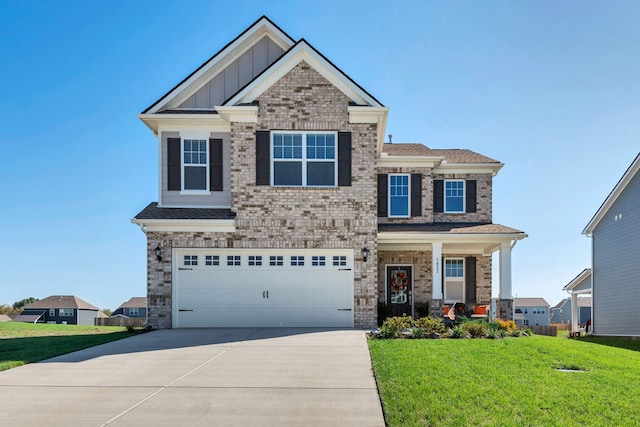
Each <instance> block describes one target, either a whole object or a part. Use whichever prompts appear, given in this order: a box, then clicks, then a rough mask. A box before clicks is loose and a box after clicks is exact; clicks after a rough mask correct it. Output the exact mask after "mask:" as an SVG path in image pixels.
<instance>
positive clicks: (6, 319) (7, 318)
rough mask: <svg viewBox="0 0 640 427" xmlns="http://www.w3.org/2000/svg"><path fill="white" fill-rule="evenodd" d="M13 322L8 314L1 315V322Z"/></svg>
mask: <svg viewBox="0 0 640 427" xmlns="http://www.w3.org/2000/svg"><path fill="white" fill-rule="evenodd" d="M11 320H13V319H11V317H9V316H7V315H6V314H0V322H11Z"/></svg>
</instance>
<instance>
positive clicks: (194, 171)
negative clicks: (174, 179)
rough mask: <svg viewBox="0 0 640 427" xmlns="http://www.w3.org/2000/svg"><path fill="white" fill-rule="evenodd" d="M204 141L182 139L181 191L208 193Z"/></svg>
mask: <svg viewBox="0 0 640 427" xmlns="http://www.w3.org/2000/svg"><path fill="white" fill-rule="evenodd" d="M208 159H209V156H208V155H207V140H206V139H184V140H183V142H182V164H183V168H184V170H183V176H184V180H183V181H182V182H183V183H184V184H183V190H185V191H208V190H209V188H208V185H209V182H208V181H209V180H208V179H207V177H208V176H209V174H208V167H209V162H208Z"/></svg>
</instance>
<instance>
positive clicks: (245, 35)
mask: <svg viewBox="0 0 640 427" xmlns="http://www.w3.org/2000/svg"><path fill="white" fill-rule="evenodd" d="M263 34H267V35H268V36H269V37H270V38H271V39H272V40H274V41H275V42H276V43H277V44H279V45H280V46H281V47H283V48H285V47H286V48H288V47H290V46H293V45H294V43H295V41H294V40H293V39H292V38H291V37H289V35H288V34H287V33H285V32H284V31H282V30H281V29H280V27H278V26H277V25H276V24H274V23H273V21H271V20H270V19H269V18H267V17H266V16H261V17H260V18H259V19H258V20H257V21H255V22H254V23H253V24H251V25H250V26H249V27H248V28H247V29H246V30H244V31H243V32H242V33H241V34H240V35H239V36H238V37H236V38H235V39H233V40H232V41H230V42H229V43H227V45H226V46H224V47H223V48H222V49H220V50H219V51H218V52H216V53H215V54H214V55H213V56H212V57H211V58H209V59H208V60H206V61H205V62H204V63H203V64H202V65H200V66H199V67H198V68H196V69H195V70H194V71H193V72H192V73H191V74H189V75H188V76H187V77H185V78H184V79H183V80H182V81H181V82H180V83H178V84H177V85H175V86H174V87H173V88H172V89H171V90H169V91H168V92H167V93H165V94H164V95H163V96H162V97H160V99H158V100H157V101H156V102H154V103H153V104H151V105H150V106H149V107H147V108H146V109H145V110H144V111H143V112H142V114H152V113H157V112H158V111H159V110H161V109H162V106H164V105H167V104H168V103H169V101H170V100H171V99H172V98H173V97H175V96H176V95H177V94H179V93H181V92H183V91H185V90H186V89H187V88H188V87H190V86H191V85H194V84H197V81H198V80H199V79H201V78H206V79H207V80H209V79H210V78H212V77H213V76H214V75H215V73H213V74H211V75H209V74H210V73H212V72H213V71H214V69H215V67H216V65H218V64H219V62H220V61H222V60H223V59H225V57H226V56H227V55H230V54H232V53H233V52H236V51H240V50H242V49H243V47H244V46H243V44H244V43H246V42H247V41H248V40H250V39H251V38H252V37H259V36H260V37H261V36H262V35H263ZM218 71H219V70H218ZM200 86H201V85H200Z"/></svg>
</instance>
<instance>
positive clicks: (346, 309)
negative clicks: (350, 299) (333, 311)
mask: <svg viewBox="0 0 640 427" xmlns="http://www.w3.org/2000/svg"><path fill="white" fill-rule="evenodd" d="M338 311H351V309H350V308H339V309H338Z"/></svg>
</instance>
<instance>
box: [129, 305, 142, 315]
mask: <svg viewBox="0 0 640 427" xmlns="http://www.w3.org/2000/svg"><path fill="white" fill-rule="evenodd" d="M127 312H128V313H129V316H139V315H140V309H139V308H138V307H129V308H128V309H127Z"/></svg>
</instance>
